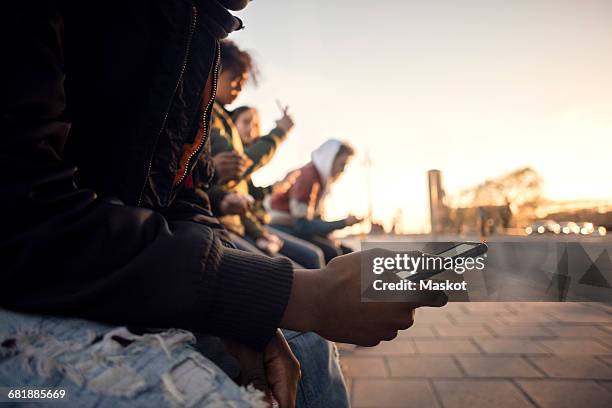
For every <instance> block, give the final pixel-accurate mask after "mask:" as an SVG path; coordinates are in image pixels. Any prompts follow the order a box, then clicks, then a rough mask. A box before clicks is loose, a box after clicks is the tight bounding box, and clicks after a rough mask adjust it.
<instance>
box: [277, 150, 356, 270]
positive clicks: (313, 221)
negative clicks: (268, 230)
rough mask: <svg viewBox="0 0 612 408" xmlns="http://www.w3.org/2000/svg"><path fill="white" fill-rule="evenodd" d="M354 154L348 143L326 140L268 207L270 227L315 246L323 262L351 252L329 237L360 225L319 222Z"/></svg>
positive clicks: (345, 221) (351, 218)
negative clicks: (333, 233)
mask: <svg viewBox="0 0 612 408" xmlns="http://www.w3.org/2000/svg"><path fill="white" fill-rule="evenodd" d="M354 154H355V151H354V149H353V148H352V147H351V146H350V145H349V144H348V143H344V142H341V141H340V140H337V139H329V140H327V141H326V142H325V143H323V144H322V145H321V146H319V147H318V148H317V149H316V150H315V151H313V152H312V156H311V161H310V162H309V163H308V164H306V165H305V166H304V167H302V168H301V169H300V175H299V177H297V179H296V180H295V182H294V184H293V185H292V186H291V187H290V188H289V189H288V190H287V191H285V192H281V193H277V194H274V195H273V196H272V200H271V203H270V207H271V211H270V215H271V218H272V222H271V224H270V225H271V226H272V227H273V228H276V229H278V230H281V231H283V232H287V233H290V234H292V235H295V236H297V237H299V238H302V239H305V240H307V241H310V242H312V243H313V244H315V245H317V246H318V247H319V248H321V249H322V250H323V253H324V255H325V260H326V262H329V261H330V260H331V259H332V258H334V257H335V256H338V255H342V254H344V253H348V252H350V249H349V248H347V247H344V246H341V245H337V244H336V243H335V242H334V241H333V240H331V239H329V238H328V235H329V234H330V233H331V232H333V231H335V230H338V229H342V228H345V227H348V226H351V225H354V224H356V223H359V222H361V221H362V220H361V219H359V218H357V217H355V216H352V215H350V216H348V217H347V218H344V219H341V220H337V221H324V220H323V219H322V218H321V215H322V204H323V200H324V199H325V196H326V195H327V193H328V192H329V190H330V188H331V186H332V184H333V183H334V181H336V180H337V179H338V177H340V175H341V174H342V173H343V172H344V169H345V167H346V165H347V164H348V162H349V161H350V159H351V157H352V156H353V155H354Z"/></svg>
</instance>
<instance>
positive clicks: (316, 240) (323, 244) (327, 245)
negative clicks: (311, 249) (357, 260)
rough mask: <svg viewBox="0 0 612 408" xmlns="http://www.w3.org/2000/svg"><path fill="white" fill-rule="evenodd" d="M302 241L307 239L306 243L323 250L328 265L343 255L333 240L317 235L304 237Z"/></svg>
mask: <svg viewBox="0 0 612 408" xmlns="http://www.w3.org/2000/svg"><path fill="white" fill-rule="evenodd" d="M302 239H305V240H306V241H308V242H310V243H312V244H314V245H316V246H318V247H319V248H321V250H322V251H323V254H324V255H325V262H326V263H328V262H329V261H331V260H332V259H334V258H335V257H337V256H340V255H342V252H341V251H340V249H339V248H338V247H337V246H336V244H334V243H333V242H332V241H331V240H329V239H327V238H324V237H319V236H316V235H315V236H311V237H303V238H302Z"/></svg>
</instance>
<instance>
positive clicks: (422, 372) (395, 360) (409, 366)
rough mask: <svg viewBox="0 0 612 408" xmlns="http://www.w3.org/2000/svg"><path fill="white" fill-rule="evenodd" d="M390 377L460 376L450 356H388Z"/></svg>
mask: <svg viewBox="0 0 612 408" xmlns="http://www.w3.org/2000/svg"><path fill="white" fill-rule="evenodd" d="M387 363H388V364H389V369H390V370H391V377H438V378H445V377H462V376H463V374H462V373H461V371H460V370H459V367H457V364H456V363H455V360H454V359H453V358H452V357H443V356H440V357H430V356H427V357H423V356H412V357H388V358H387Z"/></svg>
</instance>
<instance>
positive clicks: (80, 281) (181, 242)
mask: <svg viewBox="0 0 612 408" xmlns="http://www.w3.org/2000/svg"><path fill="white" fill-rule="evenodd" d="M49 4H51V3H49ZM12 17H15V18H12ZM8 20H11V21H14V22H15V24H14V27H13V26H9V29H10V32H11V42H12V43H13V45H12V46H10V47H6V48H5V52H6V54H5V61H6V64H5V66H6V67H7V68H8V70H9V74H8V75H3V76H2V79H1V80H0V81H2V82H3V83H2V87H3V89H6V90H7V92H3V101H2V108H1V109H2V115H1V122H0V134H2V139H0V143H1V144H2V155H1V156H0V193H1V196H2V197H3V200H1V202H0V211H2V214H3V215H4V216H5V221H6V222H5V224H4V228H3V231H2V233H1V235H0V257H2V260H3V266H2V272H1V273H2V285H0V307H4V308H7V309H13V310H18V311H23V312H31V313H44V314H51V315H64V316H78V317H83V318H87V319H93V320H97V321H103V322H108V323H111V324H129V325H137V326H145V327H181V328H185V329H189V330H194V331H200V332H205V333H211V334H214V335H218V336H222V337H228V338H233V339H236V340H238V341H241V342H243V343H247V344H250V345H251V346H253V347H255V348H257V349H260V350H261V349H263V348H264V347H265V345H266V344H267V342H268V341H269V339H270V338H271V336H272V335H273V333H274V332H275V330H276V328H277V327H278V325H279V322H280V320H281V318H282V314H283V313H284V309H285V307H286V303H287V301H288V297H289V292H290V288H291V285H292V279H293V271H292V267H291V264H290V263H289V261H287V260H283V259H281V258H279V259H272V258H268V257H264V256H257V255H251V254H247V253H244V252H241V251H238V250H234V249H229V248H225V247H223V246H222V245H221V243H220V241H219V239H218V238H216V237H215V234H214V232H213V230H212V229H211V228H210V227H208V226H207V225H205V224H203V223H200V222H198V221H197V220H176V221H172V220H168V219H167V218H166V217H164V216H163V215H162V214H160V213H158V212H155V211H151V210H147V209H143V208H136V207H128V206H125V205H123V204H122V203H120V202H119V201H116V200H112V199H100V198H98V197H97V196H96V194H95V192H93V191H91V190H88V189H84V188H78V187H77V184H76V183H75V172H76V169H75V168H74V167H72V166H71V165H70V164H68V163H65V162H63V161H62V159H61V151H62V146H63V143H62V141H63V140H64V139H65V138H66V136H67V134H68V129H69V122H68V121H67V120H65V119H64V117H65V114H64V111H65V102H64V100H65V97H64V87H63V80H64V73H63V55H62V47H61V44H62V41H61V37H62V27H61V18H60V16H59V14H58V13H57V11H56V10H53V9H52V8H50V9H43V8H36V7H33V10H27V12H24V13H23V14H19V13H17V15H16V16H10V18H8ZM245 305H248V307H245Z"/></svg>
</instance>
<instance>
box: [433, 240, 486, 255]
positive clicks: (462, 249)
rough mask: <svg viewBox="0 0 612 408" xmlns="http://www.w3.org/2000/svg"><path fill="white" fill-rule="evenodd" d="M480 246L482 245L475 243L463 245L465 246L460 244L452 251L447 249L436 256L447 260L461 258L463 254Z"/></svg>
mask: <svg viewBox="0 0 612 408" xmlns="http://www.w3.org/2000/svg"><path fill="white" fill-rule="evenodd" d="M478 245H480V244H477V243H474V244H465V243H463V244H459V245H457V246H455V247H452V248H450V249H447V250H446V251H444V252H440V253H439V254H436V255H437V256H443V257H445V258H448V257H454V256H459V255H461V254H462V253H464V252H467V251H469V250H470V249H472V248H475V247H477V246H478Z"/></svg>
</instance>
